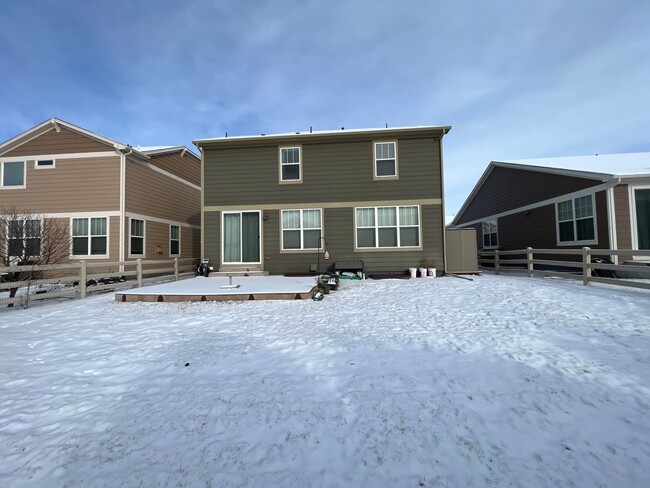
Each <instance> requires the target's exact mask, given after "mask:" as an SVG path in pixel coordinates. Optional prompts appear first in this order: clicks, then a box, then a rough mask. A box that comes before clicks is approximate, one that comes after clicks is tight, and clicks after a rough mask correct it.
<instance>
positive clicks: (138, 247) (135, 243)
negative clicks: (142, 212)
mask: <svg viewBox="0 0 650 488" xmlns="http://www.w3.org/2000/svg"><path fill="white" fill-rule="evenodd" d="M129 253H130V254H131V255H132V256H143V255H144V220H138V219H131V238H130V248H129Z"/></svg>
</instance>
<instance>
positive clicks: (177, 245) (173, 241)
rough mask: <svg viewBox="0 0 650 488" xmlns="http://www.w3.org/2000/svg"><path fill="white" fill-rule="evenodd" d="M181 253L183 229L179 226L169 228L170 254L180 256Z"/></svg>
mask: <svg viewBox="0 0 650 488" xmlns="http://www.w3.org/2000/svg"><path fill="white" fill-rule="evenodd" d="M180 253H181V228H180V226H178V225H170V226H169V254H170V255H171V256H178V255H180Z"/></svg>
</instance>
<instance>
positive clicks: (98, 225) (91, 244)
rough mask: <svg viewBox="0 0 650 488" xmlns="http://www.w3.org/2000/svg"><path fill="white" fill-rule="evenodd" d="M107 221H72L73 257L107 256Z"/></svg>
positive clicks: (100, 218) (81, 219)
mask: <svg viewBox="0 0 650 488" xmlns="http://www.w3.org/2000/svg"><path fill="white" fill-rule="evenodd" d="M107 221H108V219H107V218H106V217H90V218H79V219H72V255H73V256H106V255H107V254H108V245H107V244H108V232H107V229H108V226H107Z"/></svg>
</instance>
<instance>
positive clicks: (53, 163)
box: [34, 158, 56, 169]
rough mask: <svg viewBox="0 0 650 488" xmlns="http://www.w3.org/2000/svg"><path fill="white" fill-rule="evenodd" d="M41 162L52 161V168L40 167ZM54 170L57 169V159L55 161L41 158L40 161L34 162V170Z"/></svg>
mask: <svg viewBox="0 0 650 488" xmlns="http://www.w3.org/2000/svg"><path fill="white" fill-rule="evenodd" d="M41 161H52V165H51V166H39V165H38V163H40V162H41ZM53 168H56V159H54V158H40V159H36V160H34V169H53Z"/></svg>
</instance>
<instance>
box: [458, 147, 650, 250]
mask: <svg viewBox="0 0 650 488" xmlns="http://www.w3.org/2000/svg"><path fill="white" fill-rule="evenodd" d="M451 226H453V227H472V228H474V229H476V233H477V241H478V242H477V244H478V246H479V248H481V249H486V250H488V249H500V250H515V249H524V248H526V247H533V248H539V249H555V248H557V249H571V248H581V247H584V246H588V247H591V248H594V249H608V248H613V249H631V250H648V249H650V153H628V154H604V155H595V156H578V157H567V158H548V159H535V160H523V161H508V162H499V161H492V162H491V163H490V164H489V165H488V167H487V169H486V170H485V172H484V173H483V176H482V177H481V179H480V180H479V182H478V183H477V184H476V186H475V187H474V189H473V190H472V192H471V194H470V196H469V197H468V198H467V200H466V201H465V203H464V204H463V206H462V207H461V209H460V211H459V212H458V214H457V215H456V216H455V218H454V220H453V221H452V223H451ZM632 258H633V254H632V255H631V256H629V257H627V258H626V257H624V258H623V260H625V259H632ZM646 259H647V258H646Z"/></svg>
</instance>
